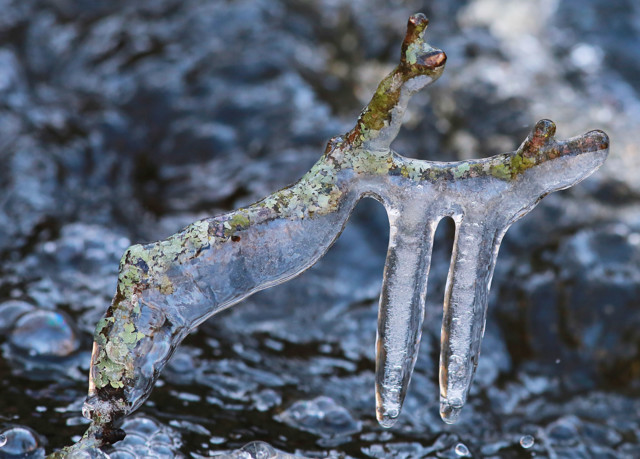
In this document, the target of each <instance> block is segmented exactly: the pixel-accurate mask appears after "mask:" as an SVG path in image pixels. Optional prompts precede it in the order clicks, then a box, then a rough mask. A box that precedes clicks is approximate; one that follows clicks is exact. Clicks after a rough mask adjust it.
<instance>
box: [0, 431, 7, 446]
mask: <svg viewBox="0 0 640 459" xmlns="http://www.w3.org/2000/svg"><path fill="white" fill-rule="evenodd" d="M6 444H7V437H5V436H4V435H2V434H0V448H2V447H3V446H4V445H6Z"/></svg>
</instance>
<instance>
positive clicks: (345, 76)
mask: <svg viewBox="0 0 640 459" xmlns="http://www.w3.org/2000/svg"><path fill="white" fill-rule="evenodd" d="M417 11H422V12H424V13H426V14H427V16H428V17H429V18H430V20H431V25H430V27H429V30H428V31H427V37H428V41H429V42H430V43H431V44H433V45H434V46H437V47H440V48H442V49H443V50H445V51H446V53H447V54H448V57H449V59H448V62H447V69H446V70H445V74H444V75H443V77H442V78H441V79H440V80H439V81H438V82H437V83H436V84H435V85H433V86H431V87H430V88H429V89H428V90H426V91H425V92H424V93H423V94H420V95H418V96H416V97H415V98H414V100H413V101H412V104H411V107H410V113H409V114H408V116H407V120H406V122H405V128H404V129H403V132H402V133H401V135H400V136H399V138H398V139H397V141H396V142H395V144H394V148H395V149H396V150H397V151H399V152H400V153H401V154H404V155H405V156H409V157H415V158H423V159H430V160H439V161H450V160H458V159H466V158H471V157H484V156H489V155H493V154H496V153H500V152H503V151H509V150H513V149H515V148H516V147H517V145H518V144H519V143H520V142H521V141H522V140H523V139H524V137H525V136H526V134H527V132H528V131H529V130H530V129H531V127H532V126H533V124H534V123H535V122H536V121H537V120H538V119H541V118H550V119H552V120H554V121H555V122H556V123H557V125H558V137H561V138H566V137H570V136H573V135H578V134H581V133H584V132H586V131H588V130H590V129H595V128H600V129H603V130H605V131H606V132H607V133H608V134H609V135H610V137H611V154H610V157H609V159H608V161H607V163H606V164H605V166H604V167H603V168H602V169H601V170H600V171H599V172H597V173H596V174H595V175H594V176H592V177H591V178H589V179H588V180H586V181H585V182H583V183H582V184H580V185H578V186H576V187H575V188H572V189H570V190H567V191H563V192H560V193H556V194H554V195H551V196H549V197H547V198H546V199H545V200H543V201H542V203H541V204H540V205H539V206H538V208H536V209H535V210H534V211H533V212H532V213H531V214H529V215H528V216H527V217H526V218H525V219H523V220H522V221H520V222H518V223H517V224H516V225H514V227H513V228H512V229H511V230H510V231H509V232H508V233H507V236H506V238H505V241H504V244H503V247H502V249H501V253H500V257H499V260H498V266H497V270H496V274H495V277H494V281H493V288H492V293H491V304H490V316H489V320H488V324H487V332H486V336H485V341H484V344H483V354H482V356H481V359H480V365H479V368H478V373H477V376H476V380H475V383H474V387H473V390H472V394H471V396H470V400H469V404H468V406H467V407H466V408H465V410H464V411H463V414H462V417H461V420H460V422H459V423H458V424H456V425H453V426H447V425H445V424H443V423H442V422H441V421H440V420H439V416H438V389H437V355H438V346H439V332H440V320H441V303H442V296H443V290H444V282H445V279H446V272H447V269H448V265H449V257H450V250H451V244H452V242H451V239H452V234H453V228H452V225H451V224H450V223H446V222H445V223H443V224H442V225H441V227H440V228H439V229H438V236H437V241H436V247H435V249H434V259H433V265H432V274H431V278H430V283H429V294H428V297H429V298H428V300H429V309H428V317H427V320H426V322H425V334H424V337H423V344H422V350H421V354H420V358H419V361H418V364H417V368H416V372H415V374H414V377H413V380H412V384H411V387H410V389H409V395H408V397H407V401H406V404H405V408H404V411H403V413H402V415H401V417H400V421H399V422H398V424H397V426H396V427H394V428H393V429H391V430H389V431H386V430H383V429H382V428H381V427H379V426H378V425H377V423H376V421H375V417H374V397H373V394H374V388H373V368H374V361H373V358H374V341H375V328H376V315H377V310H376V309H377V296H378V294H379V288H380V284H381V279H382V267H383V263H384V256H385V252H386V244H387V237H388V224H387V221H386V215H385V213H384V210H383V209H382V207H381V206H380V205H378V204H377V203H375V202H372V201H371V202H369V201H367V202H363V203H361V204H360V205H359V207H358V209H357V211H356V213H355V214H354V216H353V217H352V220H351V223H350V224H349V226H348V228H347V230H346V231H345V233H344V234H343V236H342V237H341V239H340V240H339V241H338V243H337V244H336V245H335V246H334V248H333V249H332V250H331V251H330V252H329V254H328V255H327V256H326V257H325V258H324V259H323V260H322V261H321V262H320V263H318V265H316V266H315V267H314V268H312V269H311V270H309V271H308V272H307V273H305V274H304V275H302V276H300V277H299V278H297V279H295V280H293V281H291V282H289V283H287V284H284V285H281V286H278V287H275V288H273V289H270V290H267V291H264V292H261V293H259V294H257V295H254V296H253V297H251V298H250V299H248V300H247V301H245V302H243V303H241V304H239V305H237V306H235V307H234V308H232V309H231V310H229V311H226V312H224V313H222V314H220V315H218V316H216V317H214V318H213V319H211V320H209V321H208V322H207V323H206V324H204V325H203V326H202V327H201V329H200V330H199V331H198V332H197V333H195V334H194V335H193V336H191V337H189V338H188V339H187V340H186V341H185V343H184V344H183V346H181V348H179V350H178V352H177V354H176V356H175V358H174V359H173V361H172V363H171V364H170V365H169V367H168V368H167V370H166V371H165V373H164V374H163V376H162V378H161V381H160V384H159V385H158V387H157V388H156V389H155V391H154V393H153V395H152V396H151V398H150V400H149V402H148V403H147V404H145V405H144V406H143V407H142V409H141V410H140V412H139V414H138V415H137V417H135V418H133V419H132V420H131V421H129V423H128V424H127V426H125V428H126V429H127V431H128V432H129V434H130V435H129V436H128V437H127V438H128V439H127V440H125V442H122V443H121V444H120V445H117V446H116V449H115V450H114V451H112V453H113V455H112V457H132V456H131V454H132V453H133V452H134V451H135V452H136V454H138V455H139V456H141V455H144V454H149V455H151V456H160V457H169V456H171V455H174V454H176V455H180V454H182V455H185V456H191V457H203V456H204V457H207V456H210V455H212V454H214V452H215V451H221V450H225V451H228V450H234V449H236V448H239V447H241V446H242V445H244V444H246V443H248V442H251V441H255V440H262V441H265V442H268V443H270V444H271V445H273V446H274V447H275V448H277V449H279V450H282V451H286V452H289V453H297V454H300V455H304V456H307V457H399V458H410V457H426V456H437V457H464V456H465V454H467V453H468V455H473V457H531V456H533V455H535V456H537V457H579V458H587V457H598V458H601V457H611V458H621V457H629V458H636V457H640V181H639V180H638V177H639V176H640V154H639V153H640V152H639V147H638V145H640V129H639V126H640V77H639V75H640V41H639V40H640V3H639V2H636V1H633V0H527V1H519V2H503V1H500V0H469V1H458V0H453V1H444V0H438V1H431V2H421V1H386V2H385V1H382V0H373V1H366V2H365V1H363V0H356V1H352V0H307V1H294V0H252V1H249V0H246V1H221V0H220V1H204V0H155V1H153V2H126V1H120V0H109V1H106V0H93V1H87V0H75V1H74V0H49V1H44V0H43V1H39V0H29V1H25V0H0V256H1V257H2V264H1V266H0V346H1V347H2V357H0V433H1V434H2V435H4V438H5V440H6V442H7V443H6V444H5V446H2V447H0V457H4V456H2V455H3V454H4V455H5V456H7V457H9V455H10V454H12V453H15V454H23V453H25V454H30V455H31V456H30V457H39V455H42V451H43V450H44V449H46V450H47V452H50V451H52V450H53V449H56V448H60V447H62V446H64V445H66V444H69V443H70V442H71V439H72V438H73V439H74V440H77V439H78V438H79V437H78V436H79V435H80V434H81V433H82V432H83V431H84V429H85V427H86V425H85V424H84V423H83V419H82V418H81V416H80V412H79V411H80V408H81V404H82V400H83V398H84V395H85V393H86V380H87V371H88V358H89V352H90V349H91V335H92V332H93V328H94V325H95V322H96V321H97V319H98V318H99V317H100V316H101V315H102V314H103V312H104V311H105V309H106V307H107V306H108V304H109V302H110V299H111V297H112V295H113V292H114V290H115V283H116V275H117V266H118V261H119V258H120V256H121V254H122V253H123V251H124V250H125V248H126V247H127V246H128V245H130V244H132V243H137V242H144V241H152V240H156V239H160V238H163V237H166V236H168V235H169V234H172V233H174V232H176V231H178V230H179V229H181V228H182V227H183V226H185V225H186V224H188V223H190V222H192V221H194V220H196V219H199V218H202V217H205V216H211V215H215V214H217V213H221V212H223V211H227V210H232V209H234V208H237V207H239V206H242V205H245V204H248V203H251V202H253V201H255V200H258V199H260V198H262V197H263V196H265V195H266V194H269V193H271V192H273V191H275V190H276V189H278V188H280V187H282V186H285V185H287V184H289V183H291V182H293V181H295V180H296V179H297V178H298V177H299V176H301V175H302V174H303V173H304V172H305V171H306V170H307V169H308V168H309V167H310V166H311V165H312V164H313V163H314V162H315V160H316V159H317V158H318V156H319V155H320V153H321V152H322V151H323V148H324V144H325V142H326V141H327V140H328V139H329V138H330V137H331V136H333V135H336V134H340V133H343V132H345V131H347V130H348V129H350V128H351V127H352V125H353V123H354V121H355V119H356V117H357V115H358V113H359V110H360V109H361V108H362V106H363V105H364V104H365V103H366V102H367V101H368V98H369V97H370V95H371V94H372V92H373V90H374V89H375V86H376V85H377V83H378V82H379V80H380V79H381V78H382V77H383V76H384V75H385V74H386V73H387V72H388V71H389V70H391V68H392V67H393V66H394V64H395V63H396V62H397V59H398V55H399V47H400V42H401V40H402V36H403V34H404V29H405V24H406V20H407V18H408V17H409V15H410V14H412V13H414V12H417ZM318 397H329V399H326V398H318ZM531 441H533V445H531V444H530V443H531ZM1 443H2V437H0V444H1ZM127 454H129V456H127ZM21 457H23V456H21Z"/></svg>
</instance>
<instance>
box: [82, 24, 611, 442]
mask: <svg viewBox="0 0 640 459" xmlns="http://www.w3.org/2000/svg"><path fill="white" fill-rule="evenodd" d="M427 23H428V21H427V19H426V18H425V16H424V15H422V14H416V15H414V16H412V17H411V18H410V19H409V23H408V27H407V34H406V37H405V39H404V42H403V44H402V53H401V61H400V64H399V65H398V67H397V68H396V69H395V70H394V71H393V72H392V73H391V74H389V75H388V76H387V77H386V78H385V79H384V80H383V81H382V82H381V83H380V86H379V87H378V89H377V91H376V93H375V95H374V96H373V98H372V100H371V102H370V103H369V105H368V106H367V107H365V109H364V110H363V112H362V113H361V115H360V117H359V119H358V122H357V124H356V126H355V127H354V128H353V129H352V130H351V131H350V132H348V133H347V134H345V135H344V136H342V137H336V138H334V139H332V140H331V141H330V142H329V144H328V145H327V149H326V151H325V153H324V154H323V155H322V157H321V158H320V159H319V161H318V162H317V163H316V164H315V165H314V166H313V168H312V169H311V170H310V171H309V172H308V173H307V174H306V175H304V176H303V177H302V178H301V179H300V180H299V181H298V182H297V183H295V184H293V185H291V186H289V187H287V188H284V189H282V190H280V191H278V192H276V193H274V194H272V195H270V196H268V197H266V198H264V199H263V200H261V201H259V202H257V203H255V204H253V205H251V206H248V207H246V208H242V209H238V210H236V211H234V212H230V213H227V214H224V215H220V216H218V217H214V218H209V219H205V220H200V221H198V222H195V223H193V224H191V225H190V226H188V227H187V228H185V229H184V230H183V231H182V232H180V233H177V234H175V235H173V236H171V237H169V238H168V239H166V240H163V241H159V242H155V243H152V244H146V245H135V246H132V247H130V248H129V249H128V250H127V252H126V253H125V254H124V256H123V258H122V261H121V264H120V275H119V279H118V288H117V293H116V295H115V298H114V299H113V303H112V304H111V306H110V308H109V310H108V311H107V313H106V315H105V316H104V318H103V319H101V320H100V322H99V323H98V325H97V328H96V333H95V342H94V348H93V356H92V361H91V374H90V386H89V397H88V399H87V402H86V403H85V409H84V410H83V412H84V414H85V416H87V417H88V418H90V419H91V420H92V421H93V424H92V426H91V427H90V429H89V431H88V433H87V434H86V435H85V439H84V440H83V442H85V443H87V444H91V445H98V446H99V445H101V444H104V443H109V442H112V441H114V440H117V439H118V438H120V437H121V435H122V433H121V432H119V431H118V430H117V429H115V428H114V427H113V425H114V422H115V421H117V420H118V419H119V418H121V417H123V416H125V415H127V414H129V413H131V412H132V411H133V410H135V409H136V408H138V407H139V406H140V405H141V404H142V403H143V402H144V401H145V400H146V398H147V397H148V396H149V394H150V392H151V390H152V388H153V385H154V383H155V381H156V379H157V377H158V375H159V373H160V372H161V371H162V369H163V367H164V366H165V364H166V362H167V361H168V359H169V358H170V357H171V355H172V353H173V351H174V350H175V348H176V347H177V346H178V345H179V344H180V342H181V341H182V339H183V338H184V337H185V336H187V335H188V334H189V332H191V331H192V330H193V329H194V328H195V327H196V326H198V325H199V324H200V323H202V322H203V321H204V320H206V319H208V318H209V317H211V316H212V315H214V314H216V313H217V312H219V311H221V310H223V309H225V308H227V307H229V306H232V305H234V304H236V303H238V302H239V301H241V300H242V299H243V298H246V297H247V296H249V295H251V294H252V293H254V292H256V291H258V290H261V289H265V288H267V287H271V286H273V285H276V284H279V283H281V282H285V281H286V280H288V279H291V278H292V277H294V276H297V275H298V274H300V273H302V272H303V271H304V270H306V269H307V268H309V267H310V266H312V265H313V264H314V263H315V262H316V261H317V260H318V259H319V258H320V257H322V255H323V254H324V253H325V252H326V251H327V250H328V249H329V247H330V246H331V244H332V243H333V242H334V241H335V240H336V238H337V237H338V236H339V235H340V233H341V231H342V229H343V228H344V226H345V224H346V222H347V220H348V218H349V216H350V214H351V212H352V210H353V208H354V207H355V205H356V204H357V203H358V201H359V200H360V199H361V198H363V197H373V198H374V199H376V200H378V201H380V202H381V203H382V204H383V205H384V206H385V208H386V210H387V213H388V217H389V223H390V227H391V231H390V241H389V249H388V254H387V259H386V265H385V269H384V281H383V285H382V294H381V297H380V310H379V319H378V338H377V344H376V388H375V389H376V410H377V417H378V420H379V421H380V423H381V424H382V425H383V426H385V427H389V426H391V425H393V424H394V422H395V420H396V418H397V417H398V416H399V414H400V410H401V408H402V403H403V400H404V397H405V394H406V391H407V387H408V385H409V380H410V379H411V374H412V372H413V368H414V364H415V361H416V357H417V352H418V348H419V342H420V337H421V334H422V321H423V318H424V313H425V296H426V289H427V277H428V274H429V265H430V257H431V251H432V244H433V236H434V232H435V228H436V226H437V225H438V222H439V221H440V220H441V219H442V218H443V217H446V216H449V217H452V218H453V220H454V221H455V223H456V236H455V243H454V250H453V256H452V261H451V267H450V270H449V277H448V280H447V287H446V295H445V301H444V318H443V322H442V343H441V354H440V403H441V409H440V412H441V415H442V418H443V420H444V421H445V422H449V423H451V422H454V421H455V420H456V419H457V417H458V415H459V413H460V410H461V408H462V406H463V405H464V403H465V401H466V398H467V394H468V391H469V386H470V384H471V381H472V378H473V375H474V372H475V368H476V365H477V363H478V356H479V353H480V343H481V340H482V336H483V333H484V326H485V318H486V311H487V300H488V294H489V287H490V284H491V277H492V274H493V268H494V265H495V262H496V257H497V254H498V249H499V246H500V242H501V240H502V237H503V236H504V234H505V232H506V230H507V229H508V228H509V226H510V225H511V224H512V223H514V222H515V221H516V220H518V219H519V218H520V217H522V216H524V215H525V214H526V213H527V212H529V211H530V210H531V209H532V208H533V207H534V206H535V205H536V203H537V202H538V201H540V199H541V198H542V197H544V196H545V195H547V194H548V193H551V192H553V191H556V190H560V189H563V188H567V187H570V186H572V185H574V184H576V183H577V182H579V181H580V180H582V179H584V178H585V177H587V176H589V175H590V174H591V173H592V172H594V171H595V170H596V169H597V168H598V167H600V166H601V165H602V163H603V162H604V160H605V159H606V157H607V154H608V144H609V140H608V138H607V136H606V134H605V133H603V132H601V131H591V132H588V133H586V134H584V135H582V136H579V137H575V138H572V139H568V140H564V141H560V140H555V139H554V132H555V126H554V124H553V123H552V122H551V121H548V120H543V121H540V122H538V123H537V124H536V126H535V128H534V130H533V131H532V132H531V134H530V135H529V136H528V137H527V139H526V140H525V141H524V142H523V143H522V145H521V146H520V147H519V148H518V150H517V151H515V152H511V153H505V154H500V155H496V156H493V157H490V158H486V159H481V160H470V161H460V162H451V163H440V162H429V161H419V160H415V159H409V158H405V157H403V156H400V155H398V154H397V153H395V152H393V151H392V150H390V148H389V146H390V144H391V142H392V140H393V139H394V138H395V137H396V135H397V133H398V131H399V129H400V125H401V122H402V116H403V114H404V111H405V109H406V107H407V103H408V101H409V98H410V97H411V95H412V94H414V93H415V92H417V91H419V90H420V89H422V88H423V87H424V86H426V85H428V84H430V83H432V82H433V81H435V80H436V79H437V78H438V77H439V76H440V75H441V73H442V71H443V70H444V64H445V61H446V56H445V54H444V53H443V52H442V51H441V50H439V49H436V48H433V47H431V46H430V45H429V44H427V43H426V42H425V41H424V39H423V35H424V31H425V29H426V26H427Z"/></svg>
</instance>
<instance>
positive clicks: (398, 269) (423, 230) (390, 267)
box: [376, 209, 437, 427]
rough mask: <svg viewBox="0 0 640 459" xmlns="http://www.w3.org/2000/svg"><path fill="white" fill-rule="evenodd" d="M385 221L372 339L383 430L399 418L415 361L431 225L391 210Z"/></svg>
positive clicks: (418, 213) (422, 217) (420, 215)
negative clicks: (386, 244) (384, 253)
mask: <svg viewBox="0 0 640 459" xmlns="http://www.w3.org/2000/svg"><path fill="white" fill-rule="evenodd" d="M389 222H390V226H391V230H390V234H389V249H388V252H387V261H386V264H385V270H384V278H383V283H382V292H381V294H380V307H379V312H378V335H377V339H376V416H377V418H378V421H379V422H380V424H381V425H382V426H383V427H391V426H392V425H393V424H395V422H396V419H397V417H398V416H399V415H400V411H401V409H402V404H403V402H404V397H405V395H406V392H407V388H408V387H409V382H410V380H411V374H412V373H413V367H414V366H415V363H416V359H417V357H418V350H419V348H420V338H421V337H422V322H423V319H424V311H425V297H426V294H427V277H428V276H429V267H430V265H431V251H432V248H433V235H434V233H435V227H436V224H437V221H436V222H435V223H434V222H432V221H431V222H430V221H428V216H427V214H426V213H425V212H424V211H423V210H422V209H418V210H413V209H403V210H402V212H397V210H396V209H391V210H390V211H389Z"/></svg>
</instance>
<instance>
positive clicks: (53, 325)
mask: <svg viewBox="0 0 640 459" xmlns="http://www.w3.org/2000/svg"><path fill="white" fill-rule="evenodd" d="M9 342H10V343H11V345H12V346H13V347H15V348H17V349H20V350H21V351H23V352H25V353H27V354H29V355H30V356H42V357H67V356H69V355H71V354H72V353H73V352H75V351H77V350H78V348H79V347H80V339H79V336H78V332H77V331H76V329H75V326H74V324H73V320H72V319H71V318H70V317H69V316H67V315H66V314H65V313H63V312H58V311H48V310H42V309H40V310H35V311H31V312H27V313H26V314H24V315H22V316H21V317H20V318H19V319H18V320H17V322H16V324H15V328H14V329H13V331H12V333H11V335H10V337H9Z"/></svg>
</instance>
